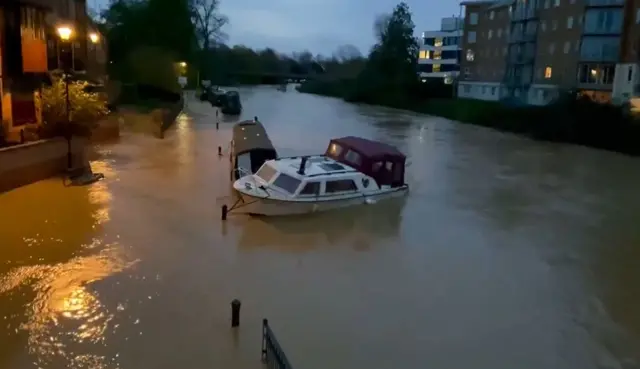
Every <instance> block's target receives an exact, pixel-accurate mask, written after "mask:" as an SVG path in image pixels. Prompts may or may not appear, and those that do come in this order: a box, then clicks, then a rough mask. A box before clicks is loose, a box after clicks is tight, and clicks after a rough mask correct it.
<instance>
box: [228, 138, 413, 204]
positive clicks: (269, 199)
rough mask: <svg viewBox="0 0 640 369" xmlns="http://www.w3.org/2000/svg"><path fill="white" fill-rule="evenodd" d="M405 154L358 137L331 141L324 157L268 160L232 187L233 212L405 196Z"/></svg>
mask: <svg viewBox="0 0 640 369" xmlns="http://www.w3.org/2000/svg"><path fill="white" fill-rule="evenodd" d="M405 162H406V157H405V155H404V154H402V153H401V152H400V151H398V150H397V149H396V148H395V147H393V146H390V145H387V144H384V143H380V142H376V141H371V140H367V139H363V138H359V137H353V136H350V137H343V138H338V139H334V140H331V142H330V144H329V147H328V148H327V151H326V153H325V154H324V155H315V156H297V157H288V158H279V159H274V160H267V161H265V162H264V164H263V165H262V167H261V168H260V169H259V170H258V171H257V172H256V173H255V174H251V175H247V176H243V177H241V178H240V179H238V180H237V181H235V182H234V184H233V187H234V190H235V191H236V193H237V195H238V197H239V199H238V201H237V202H236V204H234V205H233V206H232V207H231V208H230V209H229V210H228V211H235V212H239V213H245V214H253V215H293V214H307V213H314V212H318V211H325V210H331V209H336V208H343V207H348V206H354V205H359V204H374V203H377V202H379V201H381V200H385V199H389V198H394V197H401V196H404V195H405V194H406V193H407V192H408V190H409V186H408V185H407V184H406V183H405V182H404V169H405Z"/></svg>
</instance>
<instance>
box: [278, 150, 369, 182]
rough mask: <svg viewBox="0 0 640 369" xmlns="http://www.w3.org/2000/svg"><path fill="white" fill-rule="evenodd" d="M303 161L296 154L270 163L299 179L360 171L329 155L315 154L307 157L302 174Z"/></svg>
mask: <svg viewBox="0 0 640 369" xmlns="http://www.w3.org/2000/svg"><path fill="white" fill-rule="evenodd" d="M301 163H302V157H301V156H294V157H290V158H278V159H276V160H273V161H272V162H270V165H272V166H273V167H274V169H276V170H277V171H278V172H280V173H285V174H287V175H289V176H292V177H296V178H299V179H303V178H311V177H326V176H332V175H336V174H347V173H359V172H358V171H357V170H356V169H354V168H352V167H350V166H348V165H346V164H343V163H340V162H338V161H336V160H333V159H331V158H329V157H326V156H324V155H315V156H308V157H307V163H306V165H305V170H304V174H302V175H300V174H299V173H298V170H299V169H300V164H301Z"/></svg>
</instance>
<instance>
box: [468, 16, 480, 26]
mask: <svg viewBox="0 0 640 369" xmlns="http://www.w3.org/2000/svg"><path fill="white" fill-rule="evenodd" d="M469 24H470V25H472V26H475V25H476V24H478V13H471V14H469Z"/></svg>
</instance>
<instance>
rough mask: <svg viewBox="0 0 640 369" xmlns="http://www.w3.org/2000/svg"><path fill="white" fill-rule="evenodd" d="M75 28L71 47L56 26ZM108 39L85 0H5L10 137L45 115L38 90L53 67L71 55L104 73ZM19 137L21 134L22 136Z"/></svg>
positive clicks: (5, 100)
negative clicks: (91, 16) (65, 43)
mask: <svg viewBox="0 0 640 369" xmlns="http://www.w3.org/2000/svg"><path fill="white" fill-rule="evenodd" d="M60 26H66V27H69V28H71V29H72V30H73V35H72V41H71V42H70V43H69V47H63V44H62V43H60V42H59V41H58V40H59V38H58V35H57V32H56V30H57V28H58V27H60ZM104 45H105V40H103V39H102V37H101V35H100V34H99V33H98V30H97V27H95V25H94V23H93V22H92V21H91V20H90V18H89V17H88V15H87V11H86V0H3V1H0V61H1V62H0V65H1V77H0V95H1V96H2V99H0V111H1V112H2V123H3V124H2V128H3V130H4V131H5V133H8V135H7V136H8V137H9V139H10V140H16V139H19V136H20V134H19V133H20V131H21V130H22V129H23V128H25V127H26V126H28V125H29V124H37V123H40V122H41V120H42V114H41V110H40V109H41V106H40V103H39V100H38V97H39V91H40V88H41V87H42V85H43V83H44V81H45V80H47V79H48V77H47V74H48V72H49V71H52V70H54V69H58V68H59V67H60V65H62V64H63V62H64V61H66V60H68V61H69V65H73V67H74V68H73V69H74V70H75V71H86V74H87V75H88V76H89V77H91V78H93V79H100V78H102V76H104V75H105V66H106V53H105V48H104ZM17 137H18V138H17Z"/></svg>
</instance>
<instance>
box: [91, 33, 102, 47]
mask: <svg viewBox="0 0 640 369" xmlns="http://www.w3.org/2000/svg"><path fill="white" fill-rule="evenodd" d="M89 39H90V40H91V42H93V43H94V44H97V43H98V41H100V36H99V35H98V34H97V33H95V32H91V33H90V34H89Z"/></svg>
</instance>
